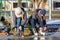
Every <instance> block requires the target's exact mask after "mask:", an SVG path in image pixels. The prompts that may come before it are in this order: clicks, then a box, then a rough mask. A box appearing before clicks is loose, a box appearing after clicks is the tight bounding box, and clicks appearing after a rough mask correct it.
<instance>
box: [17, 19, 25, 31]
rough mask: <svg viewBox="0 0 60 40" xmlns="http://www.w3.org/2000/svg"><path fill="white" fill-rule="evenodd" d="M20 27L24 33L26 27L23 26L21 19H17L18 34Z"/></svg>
mask: <svg viewBox="0 0 60 40" xmlns="http://www.w3.org/2000/svg"><path fill="white" fill-rule="evenodd" d="M20 26H22V32H24V25H22V20H21V18H16V28H17V32H19V31H18V29H19V27H20Z"/></svg>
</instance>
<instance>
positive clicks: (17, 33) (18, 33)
mask: <svg viewBox="0 0 60 40" xmlns="http://www.w3.org/2000/svg"><path fill="white" fill-rule="evenodd" d="M19 35H20V31H19V29H18V28H17V29H16V36H19Z"/></svg>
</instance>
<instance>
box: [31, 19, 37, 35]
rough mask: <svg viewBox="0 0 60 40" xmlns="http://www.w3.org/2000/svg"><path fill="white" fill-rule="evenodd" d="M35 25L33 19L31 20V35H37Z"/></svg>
mask: <svg viewBox="0 0 60 40" xmlns="http://www.w3.org/2000/svg"><path fill="white" fill-rule="evenodd" d="M35 24H36V22H35V19H31V26H32V30H33V33H34V35H38V34H37V31H36V29H35Z"/></svg>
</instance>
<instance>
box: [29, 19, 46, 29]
mask: <svg viewBox="0 0 60 40" xmlns="http://www.w3.org/2000/svg"><path fill="white" fill-rule="evenodd" d="M30 23H31V26H32V28H35V25H36V23H37V24H38V25H39V27H44V26H45V23H44V21H43V20H42V21H41V20H38V19H33V18H31V20H30Z"/></svg>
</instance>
